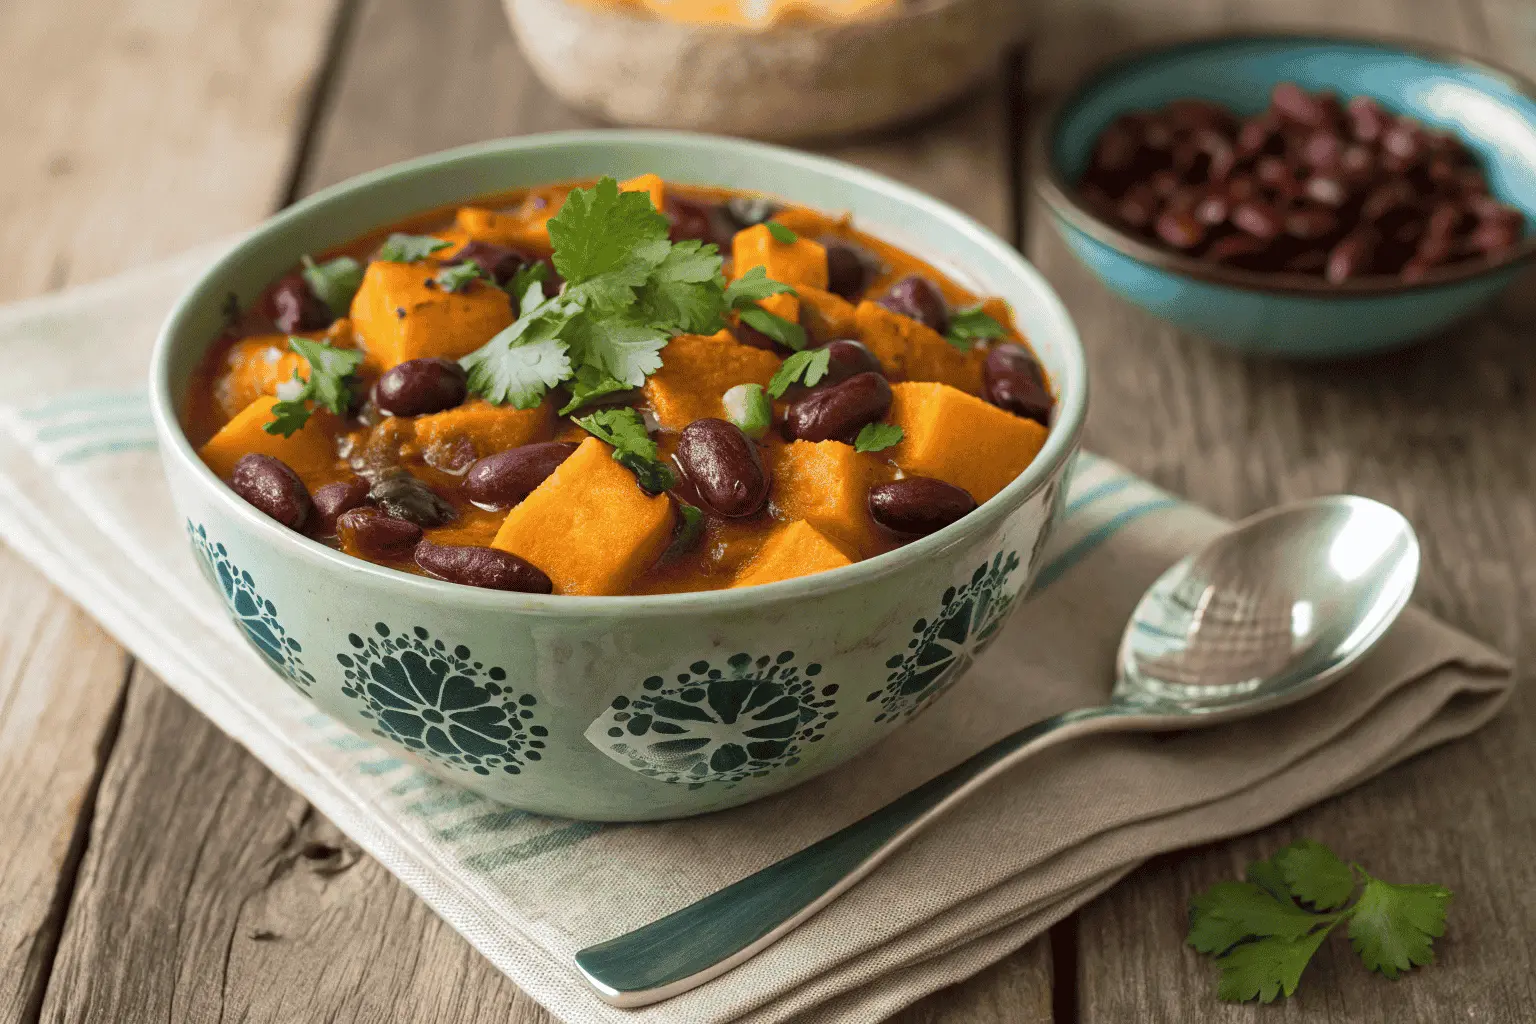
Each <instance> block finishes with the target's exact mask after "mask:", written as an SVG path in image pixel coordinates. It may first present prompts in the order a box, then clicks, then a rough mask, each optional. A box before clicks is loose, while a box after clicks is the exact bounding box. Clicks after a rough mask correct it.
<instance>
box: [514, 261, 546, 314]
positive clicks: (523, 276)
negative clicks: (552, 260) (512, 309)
mask: <svg viewBox="0 0 1536 1024" xmlns="http://www.w3.org/2000/svg"><path fill="white" fill-rule="evenodd" d="M548 279H549V264H547V263H545V262H544V261H543V260H535V261H534V262H532V263H524V264H523V265H522V266H521V267H518V268H517V273H515V274H513V275H512V280H510V281H508V282H507V283H506V290H507V292H508V293H510V294H511V295H512V297H513V298H516V299H518V300H522V299H523V298H524V296H526V295H527V294H528V289H529V288H530V287H532V286H533V285H536V284H537V285H541V286H542V285H543V283H544V282H545V281H546V280H548ZM543 298H544V289H543V288H542V287H540V288H539V300H540V301H541V302H542V301H543ZM522 312H523V308H522V306H521V305H519V306H518V313H519V315H521V314H522Z"/></svg>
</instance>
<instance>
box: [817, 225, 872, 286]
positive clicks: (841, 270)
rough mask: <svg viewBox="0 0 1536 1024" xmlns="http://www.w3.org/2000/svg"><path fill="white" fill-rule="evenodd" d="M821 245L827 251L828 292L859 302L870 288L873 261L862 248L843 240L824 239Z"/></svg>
mask: <svg viewBox="0 0 1536 1024" xmlns="http://www.w3.org/2000/svg"><path fill="white" fill-rule="evenodd" d="M821 244H822V247H823V248H825V249H826V250H827V291H829V292H831V293H832V294H834V295H841V296H842V297H843V298H845V299H847V300H848V301H849V302H857V301H858V300H859V297H860V296H862V295H863V294H864V289H866V288H868V287H869V281H870V278H871V277H872V276H873V275H871V273H870V264H871V263H872V262H873V261H872V260H871V259H870V258H869V256H868V254H866V253H865V252H864V251H863V250H862V249H861V248H860V247H858V246H856V245H853V244H852V243H849V242H845V241H843V240H841V239H836V238H824V239H822V240H821Z"/></svg>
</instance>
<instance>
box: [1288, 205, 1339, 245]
mask: <svg viewBox="0 0 1536 1024" xmlns="http://www.w3.org/2000/svg"><path fill="white" fill-rule="evenodd" d="M1338 226H1339V219H1338V218H1337V217H1335V216H1334V215H1333V214H1332V213H1329V212H1328V211H1327V210H1323V209H1319V208H1317V207H1315V206H1314V207H1303V208H1302V209H1299V210H1292V211H1291V212H1290V213H1287V214H1286V215H1285V233H1286V234H1288V235H1290V236H1291V237H1292V238H1300V239H1301V240H1302V241H1305V242H1310V241H1313V240H1314V239H1318V238H1322V237H1323V236H1324V235H1329V234H1332V233H1333V231H1334V229H1335V228H1337V227H1338Z"/></svg>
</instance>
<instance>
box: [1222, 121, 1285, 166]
mask: <svg viewBox="0 0 1536 1024" xmlns="http://www.w3.org/2000/svg"><path fill="white" fill-rule="evenodd" d="M1279 129H1280V119H1279V118H1277V117H1276V116H1275V115H1274V114H1273V113H1271V112H1270V111H1267V110H1266V111H1265V112H1264V113H1262V114H1259V115H1258V116H1256V117H1250V118H1248V120H1246V121H1244V122H1243V124H1242V127H1241V128H1239V129H1238V132H1237V142H1236V144H1235V145H1234V147H1233V153H1234V154H1235V155H1236V157H1237V159H1238V160H1248V159H1251V158H1253V157H1256V156H1258V155H1259V154H1260V153H1263V152H1265V151H1267V150H1268V149H1269V148H1270V147H1271V145H1272V144H1273V143H1274V141H1275V140H1276V139H1277V138H1278V137H1279Z"/></svg>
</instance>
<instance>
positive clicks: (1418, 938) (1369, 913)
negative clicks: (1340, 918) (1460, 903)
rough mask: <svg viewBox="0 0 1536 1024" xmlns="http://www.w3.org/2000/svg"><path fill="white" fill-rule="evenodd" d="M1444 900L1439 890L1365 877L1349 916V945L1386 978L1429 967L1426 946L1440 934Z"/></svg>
mask: <svg viewBox="0 0 1536 1024" xmlns="http://www.w3.org/2000/svg"><path fill="white" fill-rule="evenodd" d="M1361 873H1362V874H1364V872H1361ZM1450 901H1451V891H1450V890H1449V889H1446V888H1443V887H1442V886H1438V885H1394V884H1392V883H1391V882H1383V881H1381V880H1379V879H1376V878H1372V877H1370V876H1369V875H1366V882H1365V888H1364V889H1363V890H1362V891H1361V893H1360V900H1359V902H1358V903H1356V904H1355V906H1354V908H1353V910H1354V914H1353V916H1352V917H1351V918H1350V922H1349V943H1350V945H1351V946H1353V947H1354V950H1355V952H1356V953H1359V954H1360V959H1361V960H1363V961H1365V966H1366V967H1367V968H1369V969H1370V970H1373V971H1380V972H1381V973H1382V974H1384V975H1386V976H1387V977H1389V978H1396V977H1397V976H1398V975H1399V974H1401V973H1402V972H1403V971H1407V970H1411V969H1412V968H1413V967H1414V966H1419V967H1424V966H1426V965H1428V964H1432V963H1434V962H1435V951H1434V950H1433V949H1432V948H1431V945H1430V944H1431V941H1432V940H1434V939H1438V938H1439V937H1440V936H1442V935H1444V934H1445V908H1446V905H1447V904H1448V903H1450Z"/></svg>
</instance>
